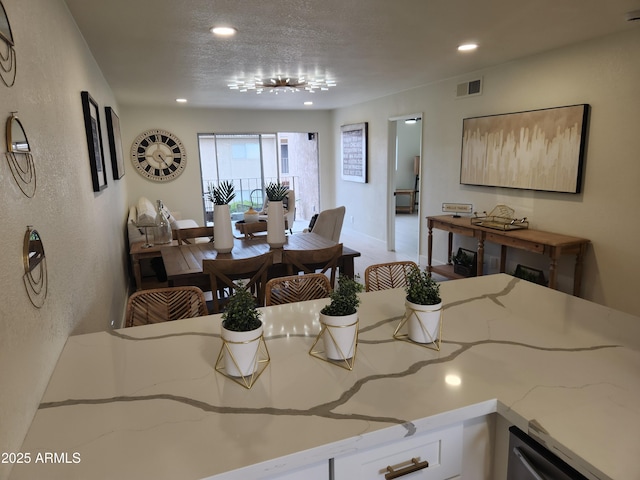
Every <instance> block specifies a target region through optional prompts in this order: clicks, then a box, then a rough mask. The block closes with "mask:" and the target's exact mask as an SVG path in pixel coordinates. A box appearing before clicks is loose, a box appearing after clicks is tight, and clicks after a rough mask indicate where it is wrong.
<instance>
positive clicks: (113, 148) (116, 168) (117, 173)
mask: <svg viewBox="0 0 640 480" xmlns="http://www.w3.org/2000/svg"><path fill="white" fill-rule="evenodd" d="M104 111H105V115H106V117H107V136H108V138H109V152H110V153H111V169H112V171H113V179H114V180H120V179H121V178H122V177H123V176H124V157H123V156H122V137H121V135H120V118H119V117H118V114H117V113H116V112H115V111H114V110H113V108H111V107H105V108H104Z"/></svg>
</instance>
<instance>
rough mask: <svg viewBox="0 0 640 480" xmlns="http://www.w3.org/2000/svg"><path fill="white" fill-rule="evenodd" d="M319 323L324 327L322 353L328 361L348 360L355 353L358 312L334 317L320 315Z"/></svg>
mask: <svg viewBox="0 0 640 480" xmlns="http://www.w3.org/2000/svg"><path fill="white" fill-rule="evenodd" d="M320 323H321V324H322V325H323V326H326V327H327V328H326V331H325V332H324V335H323V341H324V351H325V354H326V355H327V358H329V359H330V360H348V359H349V358H352V357H353V356H354V355H355V353H356V339H357V333H358V312H356V313H353V314H351V315H342V316H337V317H334V316H332V315H325V314H324V313H321V314H320Z"/></svg>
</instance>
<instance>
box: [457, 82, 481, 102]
mask: <svg viewBox="0 0 640 480" xmlns="http://www.w3.org/2000/svg"><path fill="white" fill-rule="evenodd" d="M475 95H482V79H481V78H478V79H476V80H469V81H468V82H464V83H459V84H458V87H457V88H456V98H463V97H471V96H475Z"/></svg>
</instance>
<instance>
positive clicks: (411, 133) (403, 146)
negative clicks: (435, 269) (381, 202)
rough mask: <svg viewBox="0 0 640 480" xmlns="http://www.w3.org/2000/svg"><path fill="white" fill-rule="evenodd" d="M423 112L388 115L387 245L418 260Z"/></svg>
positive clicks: (389, 248) (411, 258) (409, 257)
mask: <svg viewBox="0 0 640 480" xmlns="http://www.w3.org/2000/svg"><path fill="white" fill-rule="evenodd" d="M421 154H422V114H421V113H413V114H408V115H402V116H399V117H394V118H391V119H389V155H388V159H389V160H388V192H389V195H388V198H389V208H388V210H387V226H388V231H387V249H388V250H390V251H395V252H396V253H398V254H402V255H403V256H406V257H407V258H408V259H410V260H414V261H416V263H418V262H419V249H420V214H419V211H420V173H421V164H422V162H421V158H422V156H421Z"/></svg>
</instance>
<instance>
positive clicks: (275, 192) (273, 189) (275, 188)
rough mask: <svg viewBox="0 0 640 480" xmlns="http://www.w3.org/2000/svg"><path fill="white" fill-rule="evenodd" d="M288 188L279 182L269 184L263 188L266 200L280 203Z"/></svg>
mask: <svg viewBox="0 0 640 480" xmlns="http://www.w3.org/2000/svg"><path fill="white" fill-rule="evenodd" d="M288 191H289V187H287V186H286V185H282V184H281V183H280V182H271V183H270V184H269V185H267V187H266V188H265V192H266V193H267V198H268V199H269V201H270V202H281V201H282V200H284V198H285V197H286V196H287V192H288Z"/></svg>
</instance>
